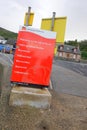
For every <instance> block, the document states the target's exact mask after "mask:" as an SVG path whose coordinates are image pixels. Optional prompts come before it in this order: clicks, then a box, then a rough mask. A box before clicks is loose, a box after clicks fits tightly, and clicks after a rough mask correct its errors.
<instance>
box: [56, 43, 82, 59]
mask: <svg viewBox="0 0 87 130" xmlns="http://www.w3.org/2000/svg"><path fill="white" fill-rule="evenodd" d="M57 52H58V57H60V58H65V59H68V60H69V59H70V60H75V61H80V59H81V52H80V50H79V48H78V47H75V46H70V45H58V49H57Z"/></svg>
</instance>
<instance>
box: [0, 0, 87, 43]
mask: <svg viewBox="0 0 87 130" xmlns="http://www.w3.org/2000/svg"><path fill="white" fill-rule="evenodd" d="M28 6H31V7H32V11H33V12H34V13H35V17H34V24H33V27H36V28H40V24H41V19H42V18H47V17H52V12H54V11H55V12H56V17H60V16H67V26H66V35H65V39H66V40H68V39H79V40H80V39H85V38H86V35H87V33H86V26H87V18H86V14H87V1H86V0H44V1H42V0H36V1H35V0H32V1H31V0H26V1H23V0H8V1H6V0H2V1H0V26H1V27H4V28H6V29H9V30H11V31H15V32H17V31H18V30H19V25H23V22H24V15H25V12H26V11H27V10H28Z"/></svg>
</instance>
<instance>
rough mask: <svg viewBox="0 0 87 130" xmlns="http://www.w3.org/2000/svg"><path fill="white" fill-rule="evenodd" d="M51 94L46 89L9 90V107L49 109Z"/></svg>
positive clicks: (17, 87)
mask: <svg viewBox="0 0 87 130" xmlns="http://www.w3.org/2000/svg"><path fill="white" fill-rule="evenodd" d="M50 104H51V94H50V92H49V91H48V89H47V88H44V89H38V88H28V87H19V86H16V87H13V88H12V90H11V95H10V101H9V105H12V106H32V107H36V108H45V109H47V108H49V107H50Z"/></svg>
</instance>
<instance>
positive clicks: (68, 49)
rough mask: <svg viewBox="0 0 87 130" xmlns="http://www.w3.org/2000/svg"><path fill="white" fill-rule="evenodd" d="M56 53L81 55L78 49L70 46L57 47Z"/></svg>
mask: <svg viewBox="0 0 87 130" xmlns="http://www.w3.org/2000/svg"><path fill="white" fill-rule="evenodd" d="M60 47H62V49H61V48H60ZM75 50H76V51H75ZM58 51H61V52H67V53H73V54H81V52H80V49H79V48H78V47H76V46H71V45H58Z"/></svg>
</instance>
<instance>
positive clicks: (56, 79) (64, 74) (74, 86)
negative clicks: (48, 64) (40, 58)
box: [51, 62, 87, 97]
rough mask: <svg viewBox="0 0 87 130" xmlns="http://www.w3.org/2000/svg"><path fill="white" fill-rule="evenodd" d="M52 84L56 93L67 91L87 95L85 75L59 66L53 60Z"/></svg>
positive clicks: (86, 78)
mask: <svg viewBox="0 0 87 130" xmlns="http://www.w3.org/2000/svg"><path fill="white" fill-rule="evenodd" d="M51 79H52V84H53V88H54V90H55V91H57V92H58V93H60V92H61V93H67V94H72V95H77V96H83V97H87V77H86V76H83V75H81V74H79V73H76V72H74V71H72V70H70V69H67V68H64V67H61V66H60V65H59V64H56V63H55V62H54V64H53V69H52V76H51Z"/></svg>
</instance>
